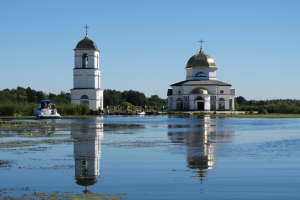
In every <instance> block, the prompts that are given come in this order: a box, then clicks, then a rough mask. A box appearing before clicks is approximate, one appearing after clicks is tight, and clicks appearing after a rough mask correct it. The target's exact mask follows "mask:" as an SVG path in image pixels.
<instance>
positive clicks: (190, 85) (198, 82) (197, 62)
mask: <svg viewBox="0 0 300 200" xmlns="http://www.w3.org/2000/svg"><path fill="white" fill-rule="evenodd" d="M200 42H201V48H200V51H199V52H198V53H197V54H196V55H194V56H192V57H191V58H190V59H189V61H188V62H187V65H186V67H185V70H186V80H185V81H181V82H178V83H174V84H172V85H171V87H172V89H168V109H169V110H202V111H210V110H229V98H231V99H234V95H235V90H234V89H230V87H231V85H230V84H228V83H224V82H221V81H218V80H217V69H218V68H217V67H216V65H215V61H214V60H213V59H212V58H211V57H210V56H208V55H207V54H205V53H204V52H203V51H202V42H203V41H202V40H201V41H200ZM232 109H233V110H234V101H232Z"/></svg>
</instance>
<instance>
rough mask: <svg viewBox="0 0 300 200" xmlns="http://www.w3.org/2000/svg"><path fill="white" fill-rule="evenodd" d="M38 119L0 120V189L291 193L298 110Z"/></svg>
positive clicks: (39, 194)
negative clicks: (264, 114)
mask: <svg viewBox="0 0 300 200" xmlns="http://www.w3.org/2000/svg"><path fill="white" fill-rule="evenodd" d="M21 121H22V122H37V121H36V120H31V121H30V120H16V121H15V122H21ZM42 122H45V121H44V120H43V121H42ZM47 122H49V123H48V124H45V123H41V124H36V123H32V124H29V125H25V126H21V125H18V124H17V125H13V126H12V125H5V124H4V125H3V124H2V125H1V126H0V151H1V157H0V175H1V182H0V199H5V198H6V197H7V198H8V197H16V198H24V199H30V198H32V199H40V198H52V199H56V198H57V199H62V198H68V199H72V198H78V197H80V198H85V199H89V198H99V199H100V198H102V199H125V198H126V199H200V198H202V199H283V198H286V199H300V190H299V187H300V158H299V157H300V119H253V118H252V119H245V118H226V117H224V118H220V117H212V116H209V115H207V116H195V115H189V116H118V117H116V116H105V117H92V118H88V119H62V120H57V121H53V120H52V121H51V120H48V121H47Z"/></svg>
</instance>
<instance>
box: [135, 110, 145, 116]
mask: <svg viewBox="0 0 300 200" xmlns="http://www.w3.org/2000/svg"><path fill="white" fill-rule="evenodd" d="M135 114H136V115H146V113H145V112H144V111H140V110H137V111H136V112H135Z"/></svg>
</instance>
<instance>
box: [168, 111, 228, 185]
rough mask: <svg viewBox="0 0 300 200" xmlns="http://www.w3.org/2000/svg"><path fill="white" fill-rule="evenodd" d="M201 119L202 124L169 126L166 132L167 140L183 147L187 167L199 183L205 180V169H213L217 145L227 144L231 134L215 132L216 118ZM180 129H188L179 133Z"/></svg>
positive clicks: (206, 117)
mask: <svg viewBox="0 0 300 200" xmlns="http://www.w3.org/2000/svg"><path fill="white" fill-rule="evenodd" d="M195 117H198V116H195ZM199 117H200V116H199ZM201 118H202V117H201ZM202 119H203V124H202V123H201V124H194V125H188V126H187V127H180V126H178V125H169V127H168V128H169V129H170V131H169V132H168V138H169V140H171V141H172V142H173V143H177V144H178V143H179V144H182V145H183V146H185V152H186V161H187V167H188V168H191V169H194V171H193V172H194V173H195V174H196V175H195V176H196V177H199V181H201V182H202V181H204V180H205V177H206V174H207V169H213V168H214V167H215V161H216V158H215V156H216V155H215V154H216V146H217V143H220V142H222V143H223V142H228V140H230V138H231V136H232V133H233V132H224V131H217V130H216V125H215V119H216V118H211V117H210V116H205V117H204V118H202ZM177 128H178V129H177ZM182 128H184V129H185V128H188V130H187V131H186V129H185V131H184V132H181V131H180V129H182ZM172 129H173V130H174V131H172ZM176 129H177V130H176ZM175 130H176V131H175ZM176 148H178V147H176Z"/></svg>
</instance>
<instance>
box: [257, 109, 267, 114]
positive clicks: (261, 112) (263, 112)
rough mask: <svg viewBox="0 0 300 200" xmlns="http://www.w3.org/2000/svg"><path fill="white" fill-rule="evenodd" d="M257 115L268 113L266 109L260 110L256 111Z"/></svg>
mask: <svg viewBox="0 0 300 200" xmlns="http://www.w3.org/2000/svg"><path fill="white" fill-rule="evenodd" d="M258 113H259V114H268V111H267V110H266V109H263V108H261V109H259V110H258Z"/></svg>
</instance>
